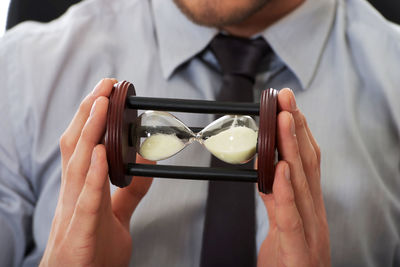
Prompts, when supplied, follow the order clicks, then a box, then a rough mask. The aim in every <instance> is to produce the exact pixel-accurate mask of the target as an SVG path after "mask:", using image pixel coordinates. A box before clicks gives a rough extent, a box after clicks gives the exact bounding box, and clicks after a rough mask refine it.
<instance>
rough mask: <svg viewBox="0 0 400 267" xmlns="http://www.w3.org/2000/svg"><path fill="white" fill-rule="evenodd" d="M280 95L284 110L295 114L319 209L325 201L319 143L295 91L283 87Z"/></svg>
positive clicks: (313, 195)
mask: <svg viewBox="0 0 400 267" xmlns="http://www.w3.org/2000/svg"><path fill="white" fill-rule="evenodd" d="M278 97H279V102H280V103H281V108H282V110H287V111H289V112H291V113H292V115H293V118H294V121H295V125H296V137H297V142H298V146H299V151H300V157H301V162H302V165H303V169H304V173H305V175H306V178H307V181H308V185H309V188H310V192H311V196H312V198H313V201H314V204H315V208H316V209H317V211H319V210H320V209H321V208H322V207H321V204H323V202H322V203H321V199H322V192H321V181H320V177H321V176H320V152H319V148H318V145H317V144H316V141H315V139H314V137H313V136H312V134H311V131H310V129H309V128H308V125H307V121H306V118H305V116H304V115H303V114H302V113H301V111H300V109H299V108H298V107H297V105H296V100H295V97H294V94H293V92H292V91H291V90H290V89H283V90H281V91H280V92H279V96H278ZM313 142H314V144H313ZM316 149H317V150H316Z"/></svg>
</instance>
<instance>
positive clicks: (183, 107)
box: [104, 81, 277, 193]
mask: <svg viewBox="0 0 400 267" xmlns="http://www.w3.org/2000/svg"><path fill="white" fill-rule="evenodd" d="M137 110H145V111H144V112H143V113H142V114H141V115H140V116H138V113H137ZM168 111H177V112H189V113H208V114H222V115H224V116H222V117H220V118H219V119H217V120H215V121H213V122H212V123H211V124H209V125H208V126H206V127H204V128H200V127H190V126H187V125H185V124H184V123H183V122H181V121H180V120H179V119H178V118H176V117H175V116H173V115H172V114H170V113H168ZM276 113H277V91H276V90H274V89H267V90H264V91H263V92H262V95H261V100H260V103H237V102H217V101H208V100H187V99H172V98H151V97H139V96H136V93H135V88H134V86H133V84H131V83H129V82H126V81H123V82H120V83H117V84H115V85H114V90H113V91H112V93H111V95H110V102H109V110H108V114H107V125H106V133H105V138H104V144H105V146H106V151H107V159H108V165H109V176H110V180H111V182H112V183H113V184H114V185H116V186H119V187H124V186H127V185H129V184H130V181H131V179H132V176H145V177H159V178H177V179H195V180H221V181H238V182H252V183H255V182H257V183H258V187H259V190H260V191H261V192H263V193H270V192H271V191H272V184H273V179H274V164H275V152H276V144H275V136H276ZM252 116H259V127H257V124H256V122H255V121H254V119H253V118H252ZM193 142H199V143H200V144H202V145H203V146H204V147H205V149H207V150H208V151H209V152H210V153H212V154H213V155H214V156H215V157H217V158H218V159H219V160H222V161H225V162H227V163H230V164H232V167H231V168H213V167H210V168H206V167H195V166H171V165H159V164H157V165H147V164H137V163H136V154H137V153H138V154H139V155H141V156H142V157H143V158H145V159H149V160H153V161H158V160H163V159H167V158H169V157H172V156H173V155H175V154H177V153H179V152H180V151H181V150H182V149H184V148H185V147H186V146H188V145H190V144H191V143H193ZM256 154H257V158H258V160H257V169H256V170H255V169H239V168H237V167H235V166H237V165H238V164H243V163H246V162H248V161H250V160H252V159H253V158H254V157H255V155H256Z"/></svg>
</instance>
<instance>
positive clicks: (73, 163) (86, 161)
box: [63, 97, 108, 217]
mask: <svg viewBox="0 0 400 267" xmlns="http://www.w3.org/2000/svg"><path fill="white" fill-rule="evenodd" d="M107 109H108V99H107V98H106V97H99V98H98V99H97V100H96V101H95V104H94V105H93V107H92V111H91V113H90V117H89V119H88V120H87V122H86V124H85V126H84V127H83V129H82V133H81V136H80V138H79V140H78V143H77V145H76V149H75V151H74V153H73V154H72V156H71V159H70V161H69V163H68V166H67V169H66V171H65V176H66V178H65V186H64V187H65V188H64V190H65V194H64V195H63V206H64V208H65V216H67V217H68V216H70V215H71V214H72V212H73V210H74V208H75V204H76V201H77V199H78V196H79V194H80V193H81V190H82V187H83V185H84V183H85V178H86V175H87V172H88V169H89V166H90V159H91V156H92V153H93V149H94V147H95V146H96V145H97V144H98V143H99V140H100V138H101V137H102V136H103V132H104V128H105V124H106V117H107Z"/></svg>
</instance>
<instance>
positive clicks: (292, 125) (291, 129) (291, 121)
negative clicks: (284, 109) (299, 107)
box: [290, 114, 296, 135]
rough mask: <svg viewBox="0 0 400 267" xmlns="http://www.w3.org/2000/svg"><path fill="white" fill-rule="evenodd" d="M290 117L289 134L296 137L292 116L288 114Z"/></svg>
mask: <svg viewBox="0 0 400 267" xmlns="http://www.w3.org/2000/svg"><path fill="white" fill-rule="evenodd" d="M290 117H291V119H290V133H291V134H292V135H296V126H295V124H294V118H293V115H292V114H290Z"/></svg>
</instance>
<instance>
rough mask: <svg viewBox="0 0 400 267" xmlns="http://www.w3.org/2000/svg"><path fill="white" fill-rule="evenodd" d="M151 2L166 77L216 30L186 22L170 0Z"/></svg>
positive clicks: (194, 52) (210, 37)
mask: <svg viewBox="0 0 400 267" xmlns="http://www.w3.org/2000/svg"><path fill="white" fill-rule="evenodd" d="M152 4H153V14H154V21H155V28H156V35H157V41H158V46H159V53H160V60H161V68H162V72H163V76H164V78H165V79H168V78H169V77H170V76H171V75H172V73H173V72H174V71H175V69H176V68H177V67H179V66H180V65H181V64H183V63H184V62H186V61H187V60H189V59H190V58H192V57H193V56H195V55H197V54H198V53H199V52H200V51H202V50H203V49H204V48H206V47H207V45H208V43H209V42H210V41H211V39H212V38H214V36H215V35H216V34H217V33H218V30H217V29H214V28H209V27H204V26H200V25H197V24H195V23H194V22H192V21H190V20H189V19H187V17H186V16H185V15H184V14H183V13H182V12H181V11H180V10H179V9H178V7H177V6H176V5H175V3H173V1H172V0H153V1H152Z"/></svg>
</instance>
